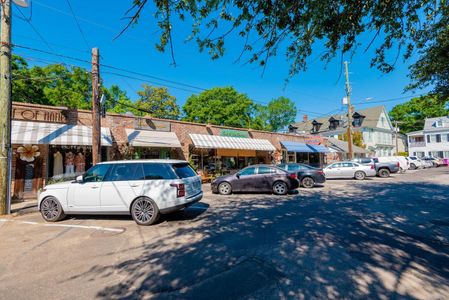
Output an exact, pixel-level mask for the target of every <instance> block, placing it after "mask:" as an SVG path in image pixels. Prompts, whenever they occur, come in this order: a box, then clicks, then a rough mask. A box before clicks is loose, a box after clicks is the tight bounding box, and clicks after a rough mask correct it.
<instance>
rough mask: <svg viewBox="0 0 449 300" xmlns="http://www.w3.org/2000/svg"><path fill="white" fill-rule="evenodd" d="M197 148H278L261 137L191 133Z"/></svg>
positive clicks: (270, 149) (268, 149) (271, 149)
mask: <svg viewBox="0 0 449 300" xmlns="http://www.w3.org/2000/svg"><path fill="white" fill-rule="evenodd" d="M189 135H190V138H191V139H192V141H193V144H194V145H195V147H196V148H202V149H204V148H205V149H240V150H260V151H274V150H276V148H275V147H274V146H273V145H272V144H271V143H270V142H269V141H268V140H261V139H251V138H239V137H229V136H218V135H205V134H189Z"/></svg>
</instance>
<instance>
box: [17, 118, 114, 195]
mask: <svg viewBox="0 0 449 300" xmlns="http://www.w3.org/2000/svg"><path fill="white" fill-rule="evenodd" d="M11 140H12V144H13V151H14V158H13V166H14V168H13V169H14V174H13V176H14V179H15V180H14V188H13V195H14V196H15V197H17V198H22V197H23V196H24V195H25V194H27V193H29V194H35V193H36V192H37V191H38V189H39V188H42V187H43V185H44V184H45V182H46V180H47V179H53V180H58V179H64V178H67V179H69V178H74V177H75V176H76V175H78V174H82V173H84V171H85V170H86V169H88V168H90V167H91V166H92V147H91V145H92V129H91V127H88V126H82V125H69V124H57V123H46V122H31V121H19V120H14V121H13V122H12V135H11ZM101 143H102V156H103V157H104V159H105V160H107V159H108V151H107V147H108V146H111V145H112V138H111V134H110V131H109V129H108V128H102V129H101Z"/></svg>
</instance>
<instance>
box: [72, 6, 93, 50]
mask: <svg viewBox="0 0 449 300" xmlns="http://www.w3.org/2000/svg"><path fill="white" fill-rule="evenodd" d="M66 2H67V5H68V6H69V9H70V12H71V13H72V16H73V18H74V19H75V23H76V26H77V27H78V31H79V32H80V34H81V37H82V38H83V41H84V43H85V44H86V47H87V49H88V50H90V46H89V43H88V42H87V39H86V36H85V35H84V32H83V30H82V29H81V26H80V23H79V22H78V18H77V17H76V15H75V12H74V11H73V8H72V5H71V4H70V0H66Z"/></svg>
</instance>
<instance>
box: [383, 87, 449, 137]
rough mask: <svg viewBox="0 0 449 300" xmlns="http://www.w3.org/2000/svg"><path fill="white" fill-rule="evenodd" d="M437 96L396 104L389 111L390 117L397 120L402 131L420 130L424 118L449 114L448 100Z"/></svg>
mask: <svg viewBox="0 0 449 300" xmlns="http://www.w3.org/2000/svg"><path fill="white" fill-rule="evenodd" d="M448 100H449V99H446V100H445V101H442V100H441V98H440V97H437V96H423V97H418V98H413V99H412V100H410V101H408V102H405V103H402V104H398V105H396V106H394V107H393V109H392V110H391V111H390V117H391V119H392V120H394V121H398V122H399V128H400V130H401V132H402V133H407V132H411V131H417V130H422V129H423V126H424V120H425V119H426V118H433V117H441V116H446V115H448V114H449V108H448V103H449V101H448Z"/></svg>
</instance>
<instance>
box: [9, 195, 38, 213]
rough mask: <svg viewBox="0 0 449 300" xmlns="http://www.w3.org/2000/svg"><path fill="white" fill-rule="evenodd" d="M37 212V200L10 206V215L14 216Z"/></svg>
mask: <svg viewBox="0 0 449 300" xmlns="http://www.w3.org/2000/svg"><path fill="white" fill-rule="evenodd" d="M33 212H37V199H35V200H31V199H30V200H26V201H23V202H18V203H12V204H11V214H12V215H15V216H19V215H23V214H27V213H33Z"/></svg>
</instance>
